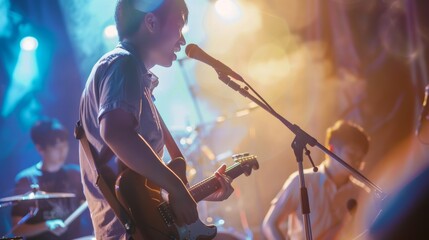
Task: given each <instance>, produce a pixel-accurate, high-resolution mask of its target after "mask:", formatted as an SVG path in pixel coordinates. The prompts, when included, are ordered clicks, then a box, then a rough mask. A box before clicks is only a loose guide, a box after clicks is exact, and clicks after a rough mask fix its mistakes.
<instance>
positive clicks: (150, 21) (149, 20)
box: [144, 12, 159, 33]
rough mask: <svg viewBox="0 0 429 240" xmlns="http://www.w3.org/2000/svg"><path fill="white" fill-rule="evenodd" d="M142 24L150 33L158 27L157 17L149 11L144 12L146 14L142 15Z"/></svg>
mask: <svg viewBox="0 0 429 240" xmlns="http://www.w3.org/2000/svg"><path fill="white" fill-rule="evenodd" d="M144 25H145V26H146V29H147V30H148V31H149V32H150V33H154V32H157V31H158V28H159V21H158V18H157V17H156V16H155V14H153V13H151V12H150V13H146V15H145V16H144Z"/></svg>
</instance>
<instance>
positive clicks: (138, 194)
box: [115, 159, 216, 240]
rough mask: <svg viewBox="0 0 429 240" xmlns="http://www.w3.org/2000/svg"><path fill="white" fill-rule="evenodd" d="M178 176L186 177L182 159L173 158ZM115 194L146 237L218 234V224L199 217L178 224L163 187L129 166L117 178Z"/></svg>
mask: <svg viewBox="0 0 429 240" xmlns="http://www.w3.org/2000/svg"><path fill="white" fill-rule="evenodd" d="M168 166H169V168H170V169H172V170H173V171H174V172H175V173H176V174H178V175H179V177H180V178H181V179H182V180H184V179H186V177H185V176H186V175H185V174H186V165H185V162H184V160H183V159H175V160H172V162H171V164H169V165H168ZM115 191H116V196H117V198H118V200H119V202H120V203H121V204H122V206H123V207H124V208H125V209H126V210H127V211H128V214H129V215H130V216H131V217H132V218H133V220H134V225H135V228H136V231H139V232H140V235H141V236H143V238H144V239H159V240H170V239H177V240H194V239H195V240H197V239H198V240H199V239H201V240H202V239H212V238H214V237H215V236H216V227H215V226H207V225H205V224H204V223H202V222H201V221H200V220H198V221H197V222H196V223H194V224H191V225H185V226H182V227H179V226H177V225H176V224H175V218H174V216H173V213H172V211H171V209H170V208H169V205H168V203H167V202H166V201H165V200H164V199H163V197H162V193H161V189H160V188H159V187H158V186H157V185H155V184H153V183H152V182H150V181H149V180H148V179H146V178H145V177H142V176H141V175H139V174H137V173H135V172H133V171H131V170H129V169H127V170H125V171H123V172H122V173H121V174H120V175H119V177H118V178H117V180H116V187H115Z"/></svg>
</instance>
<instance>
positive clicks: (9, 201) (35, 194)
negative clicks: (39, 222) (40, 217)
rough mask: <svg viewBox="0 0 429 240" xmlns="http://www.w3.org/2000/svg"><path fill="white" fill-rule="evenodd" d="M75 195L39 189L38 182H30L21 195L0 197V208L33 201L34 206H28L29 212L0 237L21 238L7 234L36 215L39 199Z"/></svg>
mask: <svg viewBox="0 0 429 240" xmlns="http://www.w3.org/2000/svg"><path fill="white" fill-rule="evenodd" d="M75 196H76V195H75V194H73V193H48V192H45V191H41V190H40V189H39V185H38V184H32V185H31V191H29V192H27V193H25V194H21V195H15V196H10V197H5V198H1V199H0V208H3V207H8V206H13V205H15V204H18V203H20V202H33V203H34V206H32V207H30V209H29V212H28V213H27V214H26V215H25V216H24V217H22V218H21V220H19V222H18V223H17V224H16V225H15V226H13V227H12V229H11V230H10V231H9V232H8V233H6V234H5V237H3V238H0V239H9V240H10V239H23V238H21V237H10V238H8V237H7V236H9V235H11V234H12V233H13V231H14V230H15V229H16V228H18V227H19V226H21V225H22V224H24V223H26V222H27V221H28V220H29V219H30V218H32V217H34V216H36V214H37V212H38V211H39V200H48V199H60V198H72V197H75Z"/></svg>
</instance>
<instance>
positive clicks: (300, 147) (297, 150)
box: [216, 70, 386, 240]
mask: <svg viewBox="0 0 429 240" xmlns="http://www.w3.org/2000/svg"><path fill="white" fill-rule="evenodd" d="M216 72H217V74H218V78H219V80H221V81H222V82H223V83H225V84H226V85H227V86H229V87H230V88H232V89H233V90H234V91H237V92H239V93H240V94H241V95H243V96H244V97H246V98H249V99H250V100H252V101H253V102H254V103H256V104H258V105H259V106H260V107H261V108H263V109H265V110H266V111H267V112H269V113H270V114H271V115H273V116H274V117H275V118H277V119H278V120H280V122H282V123H283V125H285V126H286V127H287V128H289V130H291V131H292V132H293V133H294V134H295V138H294V140H293V142H292V145H291V146H292V148H293V151H294V154H295V158H296V161H297V163H298V172H299V180H300V189H301V209H302V215H303V218H304V231H305V236H306V239H307V240H311V239H312V233H311V221H310V204H309V201H308V193H307V188H306V186H305V180H304V170H303V164H302V162H303V153H304V149H305V153H306V155H307V156H308V157H309V159H310V161H311V163H312V165H313V167H314V163H313V161H312V159H311V157H310V151H308V150H307V148H306V145H307V144H308V145H310V146H312V147H314V146H316V147H318V148H319V149H320V150H322V151H323V152H324V153H326V154H327V155H329V156H330V157H332V158H333V159H335V160H336V161H337V162H339V163H340V164H341V165H343V166H344V167H345V168H346V169H347V170H349V171H350V172H351V174H352V175H353V176H354V177H356V178H357V179H359V180H361V181H362V182H364V183H365V184H366V185H367V186H368V187H370V188H371V189H372V190H374V192H375V194H376V196H377V197H378V198H381V199H383V198H384V197H385V196H386V195H385V193H383V191H382V190H381V188H380V187H378V186H377V185H375V184H374V183H373V182H371V181H370V180H369V179H368V178H366V177H365V176H364V175H362V174H361V173H360V172H359V171H357V170H356V169H354V168H353V167H352V166H350V165H349V164H347V163H346V162H345V161H343V160H342V159H341V158H340V157H338V156H337V155H335V154H334V153H333V152H331V151H329V150H328V149H327V148H326V147H325V146H323V145H322V144H320V143H319V142H318V141H317V140H316V139H315V138H313V137H312V136H311V135H310V134H308V133H306V132H305V131H304V130H302V129H301V128H300V127H299V126H298V125H296V124H292V123H290V122H289V121H288V120H287V119H285V118H284V117H283V116H281V115H280V114H278V113H277V112H276V111H274V109H272V108H271V107H269V106H268V105H267V104H265V103H263V102H262V101H261V100H259V99H257V98H256V97H254V96H253V95H251V94H250V93H249V92H248V90H249V88H248V87H247V86H245V87H244V88H242V87H241V86H240V85H239V84H238V83H236V82H234V81H232V80H231V78H230V77H229V76H228V75H227V74H226V73H223V72H221V71H218V70H216ZM243 82H244V81H243ZM313 170H314V171H317V168H316V167H314V168H313Z"/></svg>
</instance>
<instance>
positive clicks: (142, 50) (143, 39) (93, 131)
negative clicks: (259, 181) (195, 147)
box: [80, 0, 233, 239]
mask: <svg viewBox="0 0 429 240" xmlns="http://www.w3.org/2000/svg"><path fill="white" fill-rule="evenodd" d="M187 18H188V8H187V6H186V4H185V2H184V0H119V1H118V2H117V6H116V10H115V21H116V28H117V30H118V35H119V40H120V43H119V44H118V46H117V47H116V48H115V49H113V50H111V51H110V52H108V53H106V54H105V55H104V56H103V57H101V58H100V59H99V61H98V62H97V63H96V64H95V66H94V67H93V69H92V72H91V74H90V76H89V78H88V81H87V83H86V86H85V89H84V91H83V94H82V97H81V105H80V119H81V123H82V126H83V129H84V133H85V135H86V138H87V139H88V142H89V144H90V146H91V147H92V148H93V151H92V152H95V153H96V154H94V155H95V156H100V155H102V153H103V149H105V148H106V147H108V148H109V149H110V150H111V151H112V152H113V154H114V155H115V156H116V160H117V162H118V163H119V165H122V167H121V168H124V167H125V168H127V169H130V170H131V171H132V172H134V173H136V174H137V175H138V176H143V177H145V179H147V180H148V181H150V182H151V183H153V184H154V185H157V186H159V187H160V188H162V189H163V190H165V191H166V192H167V193H168V202H169V207H168V208H170V209H171V210H172V212H173V215H174V219H175V222H176V224H177V225H178V226H180V225H186V224H192V223H194V222H196V221H197V220H198V212H197V206H196V202H195V200H194V199H193V197H192V196H191V194H190V192H189V191H188V189H187V180H186V177H185V178H183V177H182V178H180V177H179V176H178V175H177V174H176V173H175V172H174V171H173V170H172V169H170V168H169V167H167V166H166V165H165V164H164V163H163V161H162V160H161V158H162V156H163V149H164V146H165V144H166V143H167V144H166V146H167V150H168V151H169V153H170V155H171V156H172V158H173V159H177V158H181V157H182V156H181V154H180V151H174V149H177V146H176V148H175V147H174V146H172V144H168V141H167V140H168V139H170V140H171V138H169V137H171V136H170V135H169V134H168V133H169V132H167V130H166V129H165V125H164V123H163V121H162V119H161V116H160V115H159V113H158V111H157V109H156V107H155V105H154V100H155V99H154V97H153V95H152V91H153V89H154V88H155V87H156V86H157V85H158V78H157V77H156V76H155V75H153V74H152V73H151V72H149V69H151V68H152V67H154V66H155V65H160V66H164V67H170V66H171V65H172V62H173V61H174V60H176V55H175V52H178V51H180V49H181V47H182V46H183V45H185V43H186V41H185V39H184V37H183V35H182V28H183V26H184V25H185V24H186V21H187ZM170 143H171V141H170ZM173 145H174V144H173ZM83 148H84V147H83V145H82V144H81V147H80V164H81V171H82V175H83V178H82V179H83V185H84V193H85V197H86V199H87V201H88V207H89V209H90V212H91V217H92V221H93V225H94V230H95V237H96V238H97V239H126V238H128V235H127V233H126V229H125V228H124V226H123V225H122V224H121V221H120V219H119V218H118V217H117V216H116V215H115V211H114V209H115V208H114V207H112V206H111V205H109V202H108V201H109V199H108V197H107V198H106V197H105V195H103V193H102V191H101V190H100V188H99V187H98V185H97V183H98V180H99V178H98V174H100V175H104V174H103V173H100V172H99V171H97V170H96V169H98V167H97V166H96V165H103V164H102V163H100V162H98V163H97V164H94V162H96V161H99V160H97V159H99V158H98V157H94V161H93V160H92V159H91V157H89V156H88V151H85V149H83ZM89 154H90V155H92V154H91V153H89ZM112 161H114V160H110V161H109V162H108V163H107V164H106V165H108V166H110V167H109V169H110V170H111V171H110V173H112V174H111V176H113V177H115V176H118V175H119V172H118V171H116V170H117V169H115V164H113V163H112ZM225 169H226V167H225V166H222V167H221V168H219V170H217V171H216V173H215V178H216V179H217V181H219V184H220V188H219V189H218V190H217V191H215V192H214V193H212V194H210V195H209V196H207V197H205V200H213V201H221V200H224V199H226V198H228V197H229V196H230V195H231V193H232V192H233V188H232V187H231V181H232V179H231V178H230V177H228V176H227V175H225V174H224V173H225ZM107 182H109V181H107ZM130 185H131V184H130ZM132 185H133V186H130V187H133V188H132V191H135V192H136V195H138V194H137V192H138V190H140V189H141V190H143V189H144V188H148V185H147V184H146V182H142V184H132ZM142 204H144V203H142ZM143 214H147V215H150V214H152V213H150V212H147V213H143ZM150 217H151V216H149V217H148V218H149V219H150ZM164 217H165V216H164ZM160 234H162V233H160ZM150 239H155V238H153V237H152V238H150ZM156 239H161V238H157V237H156Z"/></svg>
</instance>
